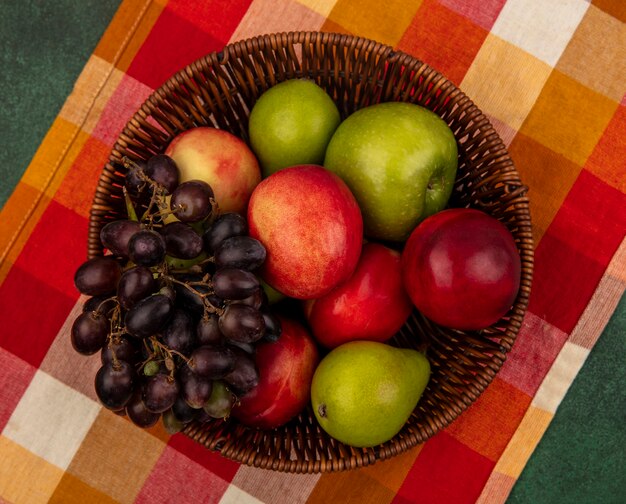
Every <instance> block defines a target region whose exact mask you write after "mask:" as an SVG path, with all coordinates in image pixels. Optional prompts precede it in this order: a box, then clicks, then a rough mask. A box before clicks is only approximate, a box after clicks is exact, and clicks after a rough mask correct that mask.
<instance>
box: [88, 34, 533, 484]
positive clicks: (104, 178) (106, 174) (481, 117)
mask: <svg viewBox="0 0 626 504" xmlns="http://www.w3.org/2000/svg"><path fill="white" fill-rule="evenodd" d="M287 41H288V42H290V43H293V44H302V46H304V45H305V44H313V45H315V46H320V45H334V46H348V47H349V48H350V47H351V48H355V47H357V46H360V47H361V48H362V49H363V50H365V51H366V52H368V53H376V54H378V55H379V56H380V57H384V58H386V61H388V62H391V61H393V62H395V63H396V64H397V65H399V66H401V67H404V68H407V67H409V66H411V65H412V66H413V67H414V68H420V69H424V70H423V73H424V74H425V76H426V78H427V79H432V80H436V79H440V81H443V83H442V85H441V86H440V89H443V88H444V87H445V89H446V90H447V89H448V88H450V87H451V88H452V91H451V92H450V95H449V99H450V100H455V104H457V105H459V106H461V105H462V106H466V113H467V114H471V115H472V117H471V119H472V121H474V122H476V124H477V129H479V130H480V132H481V133H482V134H483V136H484V138H485V140H486V141H487V142H489V147H488V150H489V151H490V152H491V155H492V156H494V157H495V158H496V159H495V160H494V161H493V163H498V164H499V165H500V166H501V167H502V168H503V169H504V170H505V172H506V176H507V180H510V181H511V182H517V183H518V186H519V187H518V188H517V189H516V191H517V192H516V194H513V195H512V196H511V198H513V197H515V198H516V202H515V209H516V214H515V215H516V217H518V216H521V217H520V220H519V222H518V228H519V232H518V235H519V236H522V237H523V239H524V240H525V241H524V246H523V247H521V245H522V244H521V243H518V251H519V252H520V257H521V260H522V274H521V276H522V277H521V284H520V291H519V293H518V296H517V299H516V301H515V305H514V308H513V310H512V312H511V318H510V320H509V322H508V323H507V327H506V330H505V332H504V333H505V335H506V337H507V338H508V340H509V341H503V342H500V344H499V345H496V346H495V347H494V354H493V355H494V358H495V361H494V363H493V365H492V366H486V367H485V368H484V369H485V372H484V373H482V374H481V376H480V377H478V375H477V379H476V381H475V383H473V384H472V387H471V389H468V391H467V395H463V397H462V401H460V402H459V403H457V404H455V411H454V412H453V414H450V415H447V416H446V415H444V417H443V419H442V420H440V425H439V426H438V427H437V428H435V429H434V432H433V433H432V434H431V435H429V436H427V437H426V438H425V439H420V438H418V437H417V436H414V435H411V436H408V437H406V438H400V439H396V438H397V437H398V436H396V438H394V439H392V440H391V441H389V442H387V443H385V444H384V445H381V446H379V447H374V448H371V449H355V448H352V447H347V452H348V453H350V454H351V456H349V457H346V458H345V459H344V460H343V461H341V462H339V463H335V462H336V461H332V463H330V462H329V461H319V460H317V461H314V462H312V461H310V460H309V461H307V460H305V459H304V458H298V459H295V460H294V459H289V460H284V459H283V460H277V459H268V457H263V456H260V457H257V456H256V455H255V453H251V454H248V455H246V454H243V455H242V454H241V453H238V452H236V450H232V449H231V448H232V444H231V445H229V444H228V443H224V442H223V441H224V440H222V439H213V440H211V441H210V442H209V441H207V436H206V433H204V432H203V431H202V428H201V426H196V425H195V424H192V425H191V426H188V427H187V428H185V430H184V431H183V432H184V433H185V434H186V435H187V436H189V437H190V438H192V439H194V440H195V441H197V442H199V443H201V444H203V445H205V446H206V447H207V448H210V449H212V450H216V451H219V452H221V453H222V454H223V455H225V456H226V457H228V458H232V459H233V460H236V461H238V462H242V463H246V464H248V465H252V466H255V467H261V468H268V469H272V470H278V471H286V472H296V473H305V472H306V473H317V472H327V471H338V470H345V469H353V468H357V467H362V466H366V465H370V464H372V463H375V462H376V461H378V460H384V459H387V458H390V457H392V456H395V455H397V454H399V453H402V452H404V451H406V450H408V449H409V448H411V447H413V446H415V445H417V444H419V443H421V442H423V441H425V440H426V439H428V438H430V437H431V436H432V435H434V433H436V432H438V431H440V430H443V429H444V428H446V427H447V426H448V425H449V424H450V423H452V422H453V421H454V420H455V419H456V418H458V416H459V415H460V414H461V413H462V412H463V411H465V410H466V409H467V408H468V407H469V406H470V405H471V404H472V403H473V402H474V401H475V400H476V399H477V398H478V396H479V395H480V394H481V393H482V392H483V391H484V390H485V389H486V388H487V386H488V385H489V383H491V381H492V380H493V378H494V377H495V376H496V374H497V372H498V370H499V369H500V368H501V366H502V364H503V363H504V361H505V359H506V354H507V353H508V352H509V351H510V350H511V348H512V345H513V343H514V341H515V339H516V337H517V334H518V332H519V329H520V327H521V321H522V318H523V316H524V314H525V312H526V310H527V308H528V301H529V294H530V287H531V284H532V276H533V256H534V254H533V249H534V244H533V239H532V231H531V218H530V208H529V200H528V197H527V191H528V188H527V187H526V186H524V185H523V184H522V183H521V180H520V177H519V174H518V172H517V170H516V168H515V165H514V163H513V160H512V159H511V158H510V156H509V153H508V150H507V148H506V146H505V145H504V142H503V141H502V139H501V138H500V136H499V135H498V133H497V132H496V130H495V129H494V127H493V125H492V124H491V122H490V121H489V118H488V117H486V116H485V114H484V113H483V112H482V111H481V110H480V109H478V107H477V106H476V105H475V104H474V103H473V101H472V100H471V99H470V98H469V97H468V96H467V95H465V93H464V92H463V91H462V90H461V89H460V88H458V87H457V86H456V85H455V84H453V83H452V82H451V81H450V80H448V79H447V78H446V77H445V76H444V75H443V74H441V73H440V72H438V71H437V70H436V69H434V68H432V67H430V66H429V65H428V64H426V63H424V62H422V61H421V60H419V59H418V58H415V57H413V56H411V55H409V54H407V53H405V52H403V51H400V50H394V49H393V48H392V47H391V46H388V45H386V44H382V43H380V42H376V41H374V40H371V39H367V38H363V37H359V36H354V35H346V34H340V33H333V32H317V31H292V32H281V33H270V34H264V35H257V36H255V37H250V38H247V39H243V40H239V41H236V42H232V43H230V44H228V45H226V46H225V47H224V48H223V49H222V50H221V51H213V52H211V53H209V54H207V55H205V56H203V57H201V58H198V59H197V60H195V61H194V62H192V63H190V64H189V65H187V66H185V67H184V68H182V69H180V70H179V71H178V72H176V73H175V74H173V75H172V76H171V77H170V78H169V79H167V80H166V81H165V82H164V83H163V84H162V85H161V86H160V87H159V88H157V89H155V90H154V92H153V93H152V94H151V95H150V96H149V97H148V98H147V99H146V100H145V101H144V102H143V104H142V105H141V106H140V107H139V108H138V110H137V111H136V112H135V113H134V114H133V116H132V118H131V119H129V121H128V122H127V123H126V125H125V127H124V129H123V130H122V132H121V133H120V135H119V136H118V138H117V139H116V142H115V144H114V146H113V148H112V150H111V152H110V155H109V158H108V162H107V165H106V166H105V167H104V170H103V172H102V173H101V175H100V177H99V181H98V188H97V189H96V192H95V194H94V198H93V202H92V206H91V210H90V219H89V242H88V256H89V257H93V256H95V255H99V254H101V253H102V248H101V245H100V244H99V238H98V237H99V228H100V226H101V219H102V217H103V215H105V214H106V213H107V212H108V211H109V210H110V207H108V206H107V204H106V203H107V199H106V193H105V191H104V190H103V189H102V188H103V187H104V186H106V185H108V184H110V173H112V172H113V170H114V166H116V165H119V160H120V158H121V156H120V154H121V152H124V151H125V150H126V148H127V145H128V140H129V139H132V138H134V137H135V135H137V130H138V128H140V126H141V123H142V122H144V121H145V120H146V118H147V117H149V116H151V114H152V108H153V107H156V106H158V105H159V103H162V102H163V101H164V100H165V99H166V97H167V96H168V95H169V94H170V93H171V92H172V91H173V90H175V89H176V88H178V87H179V86H181V85H184V84H185V79H187V78H190V77H192V76H193V75H194V73H195V72H197V71H199V69H202V68H205V67H214V66H216V65H224V64H227V63H228V62H229V61H230V60H232V59H236V58H239V57H240V56H241V55H243V54H246V53H248V52H250V51H260V50H262V49H264V48H268V47H270V48H272V49H276V48H278V47H280V46H281V45H285V44H286V43H287ZM390 64H391V63H390ZM274 77H275V76H274ZM259 78H260V79H261V80H263V77H259ZM455 136H456V135H455ZM457 141H458V139H457ZM107 170H108V171H107ZM516 222H517V221H516ZM519 236H518V237H519ZM520 247H521V248H520ZM494 345H495V343H494ZM472 396H473V397H472ZM418 407H419V405H418ZM431 430H432V429H431ZM389 443H392V446H391V447H389V448H387V445H388V444H389ZM233 455H234V456H233ZM325 462H329V464H326V463H325Z"/></svg>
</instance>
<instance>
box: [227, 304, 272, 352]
mask: <svg viewBox="0 0 626 504" xmlns="http://www.w3.org/2000/svg"><path fill="white" fill-rule="evenodd" d="M220 331H222V334H223V335H224V336H226V338H228V339H229V340H232V341H240V342H242V343H254V342H255V341H258V340H259V339H261V338H262V337H263V334H264V333H265V321H264V320H263V314H262V313H261V312H260V311H259V310H255V309H254V308H252V307H251V306H247V305H242V304H231V305H229V306H228V307H227V308H226V310H224V313H223V314H222V315H221V316H220Z"/></svg>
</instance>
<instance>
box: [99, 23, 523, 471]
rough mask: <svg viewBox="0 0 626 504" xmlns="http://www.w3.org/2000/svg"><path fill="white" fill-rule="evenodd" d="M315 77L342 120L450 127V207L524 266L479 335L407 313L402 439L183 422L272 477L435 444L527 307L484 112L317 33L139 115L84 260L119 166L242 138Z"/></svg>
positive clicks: (246, 48) (112, 165) (351, 44)
mask: <svg viewBox="0 0 626 504" xmlns="http://www.w3.org/2000/svg"><path fill="white" fill-rule="evenodd" d="M299 77H305V78H310V79H313V80H314V81H315V82H316V83H317V84H319V85H320V86H321V87H322V88H324V89H325V90H326V91H327V92H328V93H329V95H330V96H331V97H333V99H334V100H335V103H336V104H337V106H338V108H339V111H340V113H341V115H342V117H343V118H345V117H347V116H348V115H349V114H350V113H352V112H354V111H355V110H357V109H359V108H362V107H365V106H368V105H372V104H375V103H378V102H388V101H403V102H411V103H416V104H419V105H422V106H424V107H427V108H428V109H430V110H432V111H434V112H435V113H437V114H438V115H439V116H440V117H441V118H442V119H443V120H444V121H446V122H447V123H448V125H449V126H450V128H451V129H452V131H453V133H454V135H455V137H456V140H457V143H458V146H459V169H458V174H457V180H456V184H455V190H454V192H453V195H452V198H451V200H450V206H452V207H473V208H478V209H480V210H483V211H485V212H486V213H488V214H490V215H492V216H494V217H496V218H497V219H499V220H500V221H501V222H503V223H504V224H505V225H506V226H507V227H508V229H509V230H510V231H511V232H512V233H513V236H514V238H515V241H516V244H517V247H518V250H519V252H520V255H521V259H522V277H521V287H520V291H519V294H518V297H517V299H516V301H515V304H514V306H513V307H512V309H511V311H510V312H509V313H508V314H507V316H506V317H505V318H504V319H503V320H501V321H500V322H499V323H497V324H495V325H494V326H492V327H490V328H488V329H486V330H484V331H480V332H461V331H455V330H451V329H446V328H442V327H439V326H437V325H435V324H433V323H432V322H430V321H428V320H427V319H425V318H424V317H422V316H421V315H420V314H419V313H417V312H416V311H414V313H413V314H412V315H411V317H410V319H409V320H408V321H407V323H406V324H405V326H404V327H403V328H402V330H401V331H400V332H399V334H397V335H396V336H395V337H394V339H393V340H392V343H393V344H395V345H399V346H403V347H413V348H415V347H419V348H422V349H423V348H426V351H427V355H428V357H429V360H430V362H431V366H432V371H433V374H432V377H431V381H430V383H429V385H428V387H427V389H426V391H425V393H424V395H423V397H422V399H421V400H420V402H419V404H418V407H417V408H416V409H415V411H414V412H413V413H412V415H411V417H410V418H409V420H408V422H407V423H406V425H405V426H404V428H403V429H402V431H401V432H400V433H399V434H398V435H397V436H395V437H394V438H393V439H392V440H390V441H388V442H387V443H385V444H383V445H381V446H379V447H374V448H359V449H357V448H352V447H349V446H346V445H344V444H342V443H340V442H338V441H336V440H334V439H332V438H330V437H329V436H328V435H327V434H326V433H325V432H324V431H322V430H321V429H320V427H319V426H318V425H317V422H316V420H315V417H314V416H313V414H312V411H311V410H310V407H309V408H308V409H307V410H305V411H304V412H303V413H302V414H300V415H299V416H298V417H297V418H295V419H294V420H292V421H291V422H289V423H288V424H287V425H286V426H284V427H282V428H279V429H275V430H272V431H259V430H256V429H249V428H246V427H244V426H242V425H239V424H238V423H236V422H235V421H233V420H229V421H226V422H224V421H214V422H210V423H206V424H191V425H190V426H188V427H187V428H186V429H185V431H184V433H185V434H186V435H188V436H190V437H191V438H192V439H194V440H195V441H197V442H198V443H201V444H203V445H204V446H206V447H207V448H208V449H211V450H219V451H220V452H221V453H222V454H223V455H224V456H226V457H228V458H231V459H233V460H236V461H239V462H242V463H245V464H248V465H252V466H256V467H262V468H267V469H272V470H277V471H288V472H298V473H301V472H306V473H313V472H327V471H338V470H344V469H352V468H356V467H361V466H365V465H369V464H372V463H374V462H376V461H377V460H382V459H387V458H390V457H393V456H394V455H397V454H399V453H401V452H403V451H405V450H407V449H409V448H411V447H413V446H415V445H417V444H419V443H421V442H423V441H425V440H427V439H428V438H429V437H431V436H432V435H434V434H435V433H436V432H438V431H439V430H441V429H443V428H444V427H445V426H447V425H448V424H450V422H452V421H453V420H454V419H455V418H456V417H457V416H458V415H459V414H461V412H462V411H464V410H465V409H466V408H467V407H468V406H469V405H470V404H471V403H472V402H473V401H474V400H476V398H477V397H478V396H479V395H480V394H481V392H482V391H483V390H484V389H485V387H487V385H488V384H489V383H490V382H491V380H492V379H493V377H494V376H495V375H496V373H497V372H498V370H499V369H500V367H501V366H502V364H503V362H504V360H505V358H506V353H507V352H508V351H509V350H510V349H511V347H512V345H513V343H514V341H515V337H516V335H517V333H518V331H519V328H520V326H521V323H522V318H523V316H524V313H525V311H526V307H527V305H528V296H529V293H530V287H531V280H532V270H533V242H532V235H531V222H530V213H529V205H528V199H527V197H526V187H525V186H524V185H523V184H522V183H521V181H520V178H519V175H518V173H517V172H516V170H515V167H514V165H513V162H512V161H511V159H510V157H509V155H508V153H507V151H506V148H505V146H504V144H503V143H502V140H501V139H500V138H499V136H498V135H497V133H496V132H495V131H494V129H493V127H492V126H491V124H490V123H489V121H488V119H487V118H486V117H485V116H484V114H483V113H482V112H481V111H480V110H479V109H478V108H477V107H476V106H475V105H474V104H473V103H472V101H471V100H470V99H469V98H468V97H467V96H465V95H464V94H463V93H462V92H461V91H460V90H459V89H458V88H456V87H455V86H454V85H453V84H452V83H451V82H450V81H448V80H447V79H445V78H444V77H443V76H442V75H441V74H439V73H438V72H437V71H435V70H434V69H432V68H430V67H429V66H428V65H426V64H425V63H423V62H421V61H419V60H417V59H415V58H413V57H411V56H409V55H407V54H404V53H402V52H398V51H394V50H393V49H392V48H391V47H388V46H385V45H381V44H379V43H377V42H374V41H371V40H367V39H363V38H358V37H351V36H347V35H339V34H333V33H318V32H294V33H288V34H285V33H283V34H275V35H265V36H260V37H256V38H253V39H249V40H245V41H242V42H237V43H234V44H231V45H229V46H227V47H225V48H224V50H223V51H222V52H220V53H212V54H209V55H208V56H206V57H204V58H201V59H200V60H198V61H196V62H194V63H192V64H191V65H189V66H188V67H187V68H185V69H183V70H181V71H180V72H179V73H177V74H176V75H174V76H173V77H172V78H171V79H169V80H168V81H167V82H166V83H165V84H164V85H163V86H162V87H161V88H159V89H158V90H156V91H155V92H154V93H153V95H152V96H150V97H149V98H148V100H147V101H146V102H145V103H144V104H143V105H142V106H141V108H140V109H139V110H138V111H137V113H136V114H135V115H134V116H133V118H132V119H131V120H130V121H129V123H128V124H127V126H126V127H125V129H124V130H123V132H122V133H121V134H120V136H119V138H118V140H117V142H116V144H115V146H114V148H113V150H112V152H111V155H110V159H109V162H108V163H107V164H106V166H105V167H104V170H103V172H102V174H101V176H100V180H99V183H98V187H97V190H96V194H95V197H94V200H93V205H92V208H91V215H90V223H89V238H88V240H89V241H88V255H89V257H94V256H96V255H102V245H101V244H100V239H99V234H100V229H101V228H102V227H103V226H104V225H105V224H106V223H107V222H109V221H111V220H116V219H120V218H126V210H125V206H124V201H123V196H122V185H123V183H124V175H125V173H126V169H125V168H124V167H123V165H122V162H121V160H122V158H123V157H124V156H128V157H129V158H131V159H135V160H139V159H143V160H145V159H147V158H149V157H150V156H152V155H154V154H157V153H160V152H163V151H164V150H165V148H166V146H167V145H168V143H169V142H170V141H171V140H172V138H173V137H174V136H175V135H177V134H178V133H180V132H181V131H184V130H187V129H190V128H193V127H197V126H213V127H216V128H221V129H224V130H228V131H230V132H231V133H233V134H235V135H237V136H239V137H241V138H243V139H245V140H247V136H248V135H247V125H248V115H249V112H250V110H251V108H252V106H253V105H254V103H255V101H256V99H257V98H258V97H259V96H260V95H261V94H262V93H263V92H264V91H265V90H266V89H268V88H269V87H271V86H273V85H275V84H277V83H278V82H282V81H284V80H287V79H291V78H299Z"/></svg>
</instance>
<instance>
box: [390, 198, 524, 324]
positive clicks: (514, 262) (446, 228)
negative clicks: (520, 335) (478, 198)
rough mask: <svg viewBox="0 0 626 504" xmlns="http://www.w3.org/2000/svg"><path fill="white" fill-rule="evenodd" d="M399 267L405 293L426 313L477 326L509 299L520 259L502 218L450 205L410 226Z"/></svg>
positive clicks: (495, 316) (497, 314)
mask: <svg viewBox="0 0 626 504" xmlns="http://www.w3.org/2000/svg"><path fill="white" fill-rule="evenodd" d="M402 270H403V275H404V283H405V286H406V289H407V292H408V293H409V296H410V297H411V299H412V301H413V303H414V304H415V306H416V307H417V309H418V310H419V311H420V312H422V313H423V314H424V315H425V316H426V317H428V318H429V319H431V320H433V321H434V322H436V323H438V324H440V325H442V326H446V327H451V328H453V329H462V330H480V329H484V328H486V327H489V326H490V325H492V324H494V323H496V322H497V321H498V320H500V318H502V317H503V316H504V315H505V314H506V313H507V312H508V311H509V309H510V308H511V306H512V305H513V303H514V301H515V297H516V296H517V292H518V290H519V285H520V272H521V261H520V256H519V254H518V252H517V248H516V246H515V241H514V240H513V236H512V235H511V233H510V232H509V230H508V229H507V228H506V227H505V226H504V224H502V223H501V222H499V221H498V220H496V219H495V218H493V217H491V216H489V215H487V214H486V213H484V212H481V211H479V210H474V209H468V208H455V209H450V210H445V211H443V212H440V213H438V214H436V215H433V216H432V217H429V218H428V219H426V220H425V221H424V222H422V223H421V224H420V225H419V226H418V227H417V228H416V229H415V231H413V233H412V234H411V237H410V238H409V240H408V241H407V244H406V247H405V249H404V251H403V254H402Z"/></svg>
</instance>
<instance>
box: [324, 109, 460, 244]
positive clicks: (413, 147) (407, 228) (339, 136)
mask: <svg viewBox="0 0 626 504" xmlns="http://www.w3.org/2000/svg"><path fill="white" fill-rule="evenodd" d="M457 157H458V152H457V144H456V140H455V138H454V135H453V133H452V131H451V130H450V128H448V125H447V124H446V123H445V122H444V121H443V120H442V119H441V118H440V117H439V116H437V115H436V114H435V113H433V112H431V111H429V110H427V109H425V108H423V107H420V106H418V105H414V104H411V103H400V102H392V103H381V104H377V105H372V106H370V107H365V108H363V109H360V110H358V111H356V112H355V113H354V114H352V115H351V116H349V117H348V118H347V119H346V120H345V121H343V122H342V123H341V124H340V125H339V127H338V128H337V131H335V134H334V135H333V137H332V139H331V141H330V143H329V144H328V148H327V150H326V158H325V160H324V166H325V167H326V168H327V169H328V170H330V171H332V172H334V173H336V174H337V175H339V177H341V178H342V179H343V180H344V182H345V183H346V184H347V185H348V187H349V188H350V190H351V191H352V193H353V194H354V196H355V197H356V199H357V201H358V203H359V206H360V207H361V212H362V213H363V223H364V227H365V234H366V235H367V236H369V237H371V238H378V239H382V240H390V241H403V240H405V239H406V238H408V236H409V234H410V233H411V231H412V230H413V229H414V228H415V226H417V224H418V223H419V222H420V221H422V220H423V219H425V218H426V217H428V216H429V215H432V214H434V213H436V212H438V211H440V210H442V209H443V208H444V207H445V206H446V204H447V202H448V199H449V198H450V194H451V193H452V188H453V185H454V179H455V177H456V170H457V163H458V161H457Z"/></svg>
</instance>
